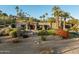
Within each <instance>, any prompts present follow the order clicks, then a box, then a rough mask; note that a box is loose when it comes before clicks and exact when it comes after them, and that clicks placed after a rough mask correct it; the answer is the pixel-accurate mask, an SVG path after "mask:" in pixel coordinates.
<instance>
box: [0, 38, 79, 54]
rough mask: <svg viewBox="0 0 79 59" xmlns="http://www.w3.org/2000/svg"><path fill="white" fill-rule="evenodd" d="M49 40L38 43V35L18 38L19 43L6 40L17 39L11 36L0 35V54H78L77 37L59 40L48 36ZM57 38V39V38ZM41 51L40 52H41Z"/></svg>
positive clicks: (78, 42) (78, 40)
mask: <svg viewBox="0 0 79 59" xmlns="http://www.w3.org/2000/svg"><path fill="white" fill-rule="evenodd" d="M48 38H49V39H50V40H47V41H41V43H40V44H39V42H37V41H39V39H40V36H35V37H29V38H25V39H23V38H19V39H21V40H22V42H20V43H12V42H9V41H8V40H12V39H18V38H11V37H0V40H1V41H2V43H0V53H1V54H6V53H8V54H40V53H50V52H51V51H52V52H51V54H53V53H54V54H78V53H79V45H78V44H79V39H78V38H73V39H64V40H61V39H62V38H61V39H60V38H59V37H57V39H56V37H55V36H52V37H51V36H49V37H48ZM58 38H59V40H58ZM41 51H42V52H41ZM49 51H50V52H49Z"/></svg>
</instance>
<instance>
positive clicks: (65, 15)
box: [63, 12, 70, 29]
mask: <svg viewBox="0 0 79 59" xmlns="http://www.w3.org/2000/svg"><path fill="white" fill-rule="evenodd" d="M69 17H70V15H69V13H68V12H64V13H63V18H64V23H63V29H65V25H66V19H67V18H69Z"/></svg>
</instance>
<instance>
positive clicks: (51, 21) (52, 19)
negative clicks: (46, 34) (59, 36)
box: [48, 17, 55, 28]
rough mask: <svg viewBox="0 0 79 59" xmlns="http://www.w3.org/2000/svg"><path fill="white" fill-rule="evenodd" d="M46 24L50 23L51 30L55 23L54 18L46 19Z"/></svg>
mask: <svg viewBox="0 0 79 59" xmlns="http://www.w3.org/2000/svg"><path fill="white" fill-rule="evenodd" d="M48 22H49V23H50V27H51V28H52V23H53V22H55V18H54V17H50V18H48Z"/></svg>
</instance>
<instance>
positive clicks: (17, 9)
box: [15, 6, 19, 16]
mask: <svg viewBox="0 0 79 59" xmlns="http://www.w3.org/2000/svg"><path fill="white" fill-rule="evenodd" d="M15 9H16V13H17V16H18V13H19V6H16V7H15Z"/></svg>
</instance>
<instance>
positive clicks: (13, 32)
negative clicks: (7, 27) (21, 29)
mask: <svg viewBox="0 0 79 59" xmlns="http://www.w3.org/2000/svg"><path fill="white" fill-rule="evenodd" d="M9 35H10V36H12V37H17V29H13V30H12V31H11V32H10V33H9Z"/></svg>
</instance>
